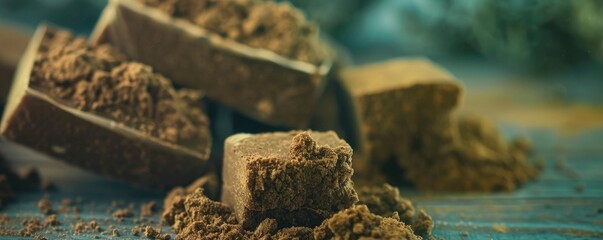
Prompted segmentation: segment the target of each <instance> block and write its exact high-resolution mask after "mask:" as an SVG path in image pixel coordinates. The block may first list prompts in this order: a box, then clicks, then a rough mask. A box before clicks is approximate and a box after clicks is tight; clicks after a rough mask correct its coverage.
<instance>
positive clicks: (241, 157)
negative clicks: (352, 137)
mask: <svg viewBox="0 0 603 240" xmlns="http://www.w3.org/2000/svg"><path fill="white" fill-rule="evenodd" d="M352 173H353V169H352V148H350V146H349V145H348V144H347V143H346V142H345V141H343V140H341V139H339V137H337V135H336V134H335V133H333V132H300V131H292V132H275V133H265V134H256V135H251V134H236V135H233V136H231V137H229V138H228V139H226V143H225V157H224V168H223V179H224V185H223V188H222V201H223V202H225V203H226V204H228V205H230V206H231V207H233V209H234V210H235V213H236V215H237V218H238V219H239V220H240V222H241V223H242V224H243V226H244V227H245V228H247V229H253V228H255V227H256V226H257V225H258V224H259V223H260V222H261V221H263V220H264V219H266V218H273V219H276V220H277V221H278V226H279V227H287V226H316V225H318V224H320V223H321V222H322V221H323V220H324V219H325V218H327V217H329V216H331V215H332V214H333V213H335V212H337V211H339V210H342V209H345V208H347V207H349V206H351V205H352V204H354V203H356V202H357V201H358V196H357V194H356V191H355V190H354V187H353V183H352V180H351V176H352Z"/></svg>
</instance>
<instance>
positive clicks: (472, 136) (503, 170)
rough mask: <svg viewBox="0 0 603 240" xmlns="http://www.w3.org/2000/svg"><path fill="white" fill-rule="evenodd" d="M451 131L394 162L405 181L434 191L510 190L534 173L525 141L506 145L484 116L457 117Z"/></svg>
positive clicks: (535, 172) (536, 174)
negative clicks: (430, 145) (429, 146)
mask: <svg viewBox="0 0 603 240" xmlns="http://www.w3.org/2000/svg"><path fill="white" fill-rule="evenodd" d="M451 133H452V141H451V142H449V143H447V144H442V145H439V146H437V147H436V148H432V149H424V152H418V153H416V154H411V155H410V156H408V157H407V158H406V159H404V160H402V159H400V161H398V163H399V165H400V166H401V167H402V168H403V169H404V170H405V172H404V177H405V178H406V180H409V181H411V182H413V183H414V184H415V185H416V186H417V187H418V188H420V189H430V190H437V191H511V190H514V189H516V188H517V187H518V186H520V185H522V184H523V183H525V182H527V181H528V180H531V179H534V178H535V177H537V176H538V173H539V170H538V167H537V166H536V165H535V164H533V163H532V162H531V161H529V160H528V156H529V154H530V151H531V150H530V147H529V145H528V144H527V143H526V141H525V140H523V139H519V140H516V141H514V142H512V143H511V144H507V143H506V142H505V141H504V139H503V138H502V135H501V134H500V133H499V132H498V129H497V128H496V127H495V126H493V125H492V124H491V123H490V122H488V121H486V120H484V119H481V118H478V117H461V118H459V119H458V122H456V124H455V125H454V127H453V128H451ZM385 172H387V170H385ZM389 175H390V176H391V175H396V174H393V173H391V172H390V174H389ZM397 175H399V173H398V174H397Z"/></svg>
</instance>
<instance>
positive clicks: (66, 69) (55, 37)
mask: <svg viewBox="0 0 603 240" xmlns="http://www.w3.org/2000/svg"><path fill="white" fill-rule="evenodd" d="M30 86H31V87H33V88H35V89H38V90H40V91H43V92H46V93H48V94H49V95H51V96H52V97H54V98H56V99H58V100H61V101H62V102H64V103H66V104H68V105H70V106H72V107H76V108H79V109H81V110H84V111H89V112H93V113H95V114H98V115H100V116H103V117H107V118H110V119H113V120H116V121H119V122H121V123H124V124H125V125H126V126H129V127H132V128H134V129H137V130H139V131H140V132H143V133H146V134H148V135H150V136H154V137H157V138H159V139H162V140H164V141H167V142H172V143H177V144H180V145H183V146H187V147H191V148H193V149H197V150H200V151H209V147H208V146H209V139H210V136H209V130H208V128H207V126H208V119H207V117H206V116H205V114H203V113H202V111H201V110H199V109H193V108H192V107H190V106H189V105H188V104H187V103H186V102H185V101H183V100H182V99H181V98H180V97H179V96H178V94H177V92H176V90H174V88H173V87H172V85H171V82H170V81H169V80H168V79H166V78H165V77H163V76H161V75H159V74H157V73H155V72H153V69H152V68H151V67H149V66H147V65H144V64H140V63H137V62H129V61H127V60H126V58H125V57H124V56H123V55H122V54H120V53H119V52H118V51H117V50H115V49H114V48H112V47H111V46H109V45H100V46H90V45H88V44H87V43H86V41H85V39H84V38H74V37H72V35H71V34H70V33H69V32H66V31H57V32H48V33H47V36H46V38H44V40H43V41H42V43H41V46H40V49H39V52H38V55H37V57H36V61H35V63H34V67H33V71H32V75H31V82H30Z"/></svg>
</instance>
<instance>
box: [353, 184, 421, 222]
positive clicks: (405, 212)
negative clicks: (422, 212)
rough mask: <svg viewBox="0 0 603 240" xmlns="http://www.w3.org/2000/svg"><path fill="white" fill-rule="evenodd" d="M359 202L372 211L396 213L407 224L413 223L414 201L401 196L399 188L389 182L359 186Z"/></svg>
mask: <svg viewBox="0 0 603 240" xmlns="http://www.w3.org/2000/svg"><path fill="white" fill-rule="evenodd" d="M356 192H357V193H358V199H359V201H358V204H362V205H366V206H367V207H368V208H369V209H370V210H371V212H372V213H374V214H377V215H379V216H384V217H392V216H394V215H395V214H396V213H397V215H398V216H399V218H400V220H401V221H403V222H404V223H406V224H411V223H412V218H413V217H414V214H415V208H414V207H413V205H412V202H411V201H410V200H408V199H406V198H403V197H401V196H400V191H399V190H398V188H396V187H393V186H391V185H389V184H387V183H385V184H383V185H381V186H362V187H357V188H356Z"/></svg>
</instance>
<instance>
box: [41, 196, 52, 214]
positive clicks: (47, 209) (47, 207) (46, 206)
mask: <svg viewBox="0 0 603 240" xmlns="http://www.w3.org/2000/svg"><path fill="white" fill-rule="evenodd" d="M38 208H39V209H40V211H42V213H44V214H46V215H49V214H52V213H53V210H52V203H51V202H50V201H49V200H48V199H45V198H44V199H40V201H38Z"/></svg>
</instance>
